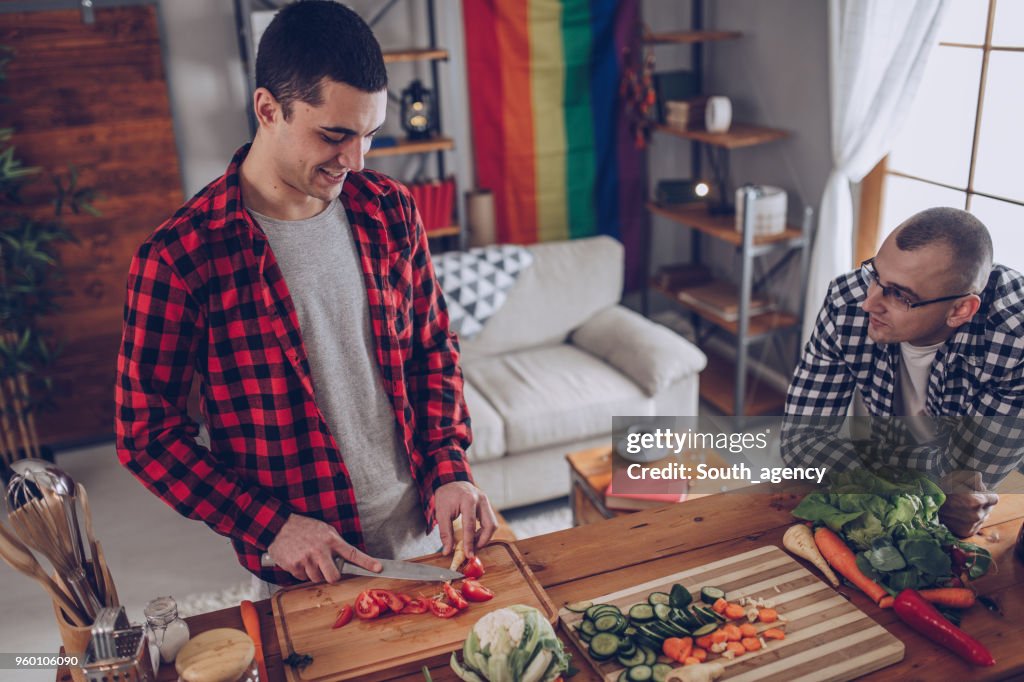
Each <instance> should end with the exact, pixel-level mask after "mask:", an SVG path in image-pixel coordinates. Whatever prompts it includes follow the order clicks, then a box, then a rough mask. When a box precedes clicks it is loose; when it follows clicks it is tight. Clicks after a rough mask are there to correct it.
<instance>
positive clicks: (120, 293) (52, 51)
mask: <svg viewBox="0 0 1024 682" xmlns="http://www.w3.org/2000/svg"><path fill="white" fill-rule="evenodd" d="M95 16H96V22H95V23H94V24H92V25H86V24H84V23H83V22H82V17H81V12H80V11H79V10H77V9H76V10H66V11H35V12H18V13H3V14H0V44H3V45H7V46H9V47H11V48H13V49H14V50H15V56H14V59H13V60H12V61H11V62H10V64H9V66H8V69H7V82H6V83H3V84H0V93H2V94H3V95H4V96H5V97H6V98H7V101H5V102H3V103H0V122H2V126H3V127H7V126H10V127H13V128H14V129H15V136H14V144H15V145H16V146H17V150H18V156H19V157H20V158H22V159H23V160H24V161H25V162H26V163H28V164H31V165H35V166H40V167H42V168H44V169H45V170H46V171H48V172H52V173H56V174H58V175H64V174H66V169H67V166H68V164H74V165H75V166H77V167H78V168H79V169H80V172H81V181H82V183H83V184H84V185H88V186H92V187H95V188H96V190H97V191H99V193H100V194H101V198H100V199H99V200H98V201H96V202H95V205H96V208H98V209H99V210H100V211H101V212H102V216H100V217H98V218H96V217H92V216H88V215H80V216H69V217H68V220H67V225H68V227H69V228H70V229H71V230H72V231H73V232H74V233H75V235H76V236H77V237H78V239H79V243H78V244H73V245H68V246H66V247H64V248H63V250H62V253H61V261H62V263H63V265H64V266H65V271H66V277H67V279H66V281H65V285H66V287H67V288H68V289H69V290H70V292H71V294H70V296H68V297H67V298H65V299H64V300H63V308H64V309H63V311H62V313H61V314H59V315H58V316H55V317H54V318H53V319H51V320H48V321H47V324H48V326H50V327H51V328H53V329H54V330H55V331H56V332H57V333H58V334H59V335H60V337H61V338H62V339H63V341H64V353H63V355H62V356H61V360H60V362H59V364H58V367H57V368H56V371H55V377H54V380H55V386H56V390H55V394H54V398H55V400H56V402H57V404H58V409H57V411H56V412H53V413H45V414H43V415H40V425H39V427H40V436H41V438H42V440H43V441H44V442H45V443H47V444H51V445H56V446H60V445H65V444H69V443H74V442H83V441H92V440H99V439H103V438H110V437H112V435H113V414H114V410H113V399H114V397H113V396H114V369H115V362H116V357H117V347H118V341H119V339H120V333H121V319H122V309H123V305H124V284H125V278H126V276H127V272H128V264H129V262H130V260H131V256H132V254H133V253H134V252H135V249H136V248H137V247H138V245H139V244H140V243H141V242H142V240H143V239H145V238H146V236H147V235H149V234H150V233H151V232H152V231H153V229H154V228H155V227H156V226H157V225H159V224H160V223H161V222H163V221H164V220H165V219H166V218H167V217H169V216H170V215H171V214H172V213H173V212H174V211H175V210H176V209H177V208H178V206H179V205H180V204H181V202H182V200H183V196H182V189H181V175H180V171H179V167H178V158H177V150H176V147H175V143H174V130H173V124H172V119H171V110H170V101H169V98H168V89H167V83H166V80H165V74H164V68H163V64H162V56H161V47H160V32H159V27H158V24H157V21H158V20H157V13H156V8H155V6H153V5H137V6H128V7H118V8H99V9H96V10H95ZM51 186H52V185H51V184H50V182H49V180H48V179H45V178H44V179H42V180H40V181H38V182H36V183H33V185H32V186H31V187H30V188H28V189H29V191H27V192H26V193H25V197H26V199H27V200H28V201H29V202H37V203H38V205H37V206H36V207H35V208H34V209H33V210H32V212H33V213H36V214H39V215H42V214H45V213H46V212H47V211H48V210H49V209H48V208H47V206H46V203H45V202H46V201H48V200H49V198H50V192H49V189H50V187H51Z"/></svg>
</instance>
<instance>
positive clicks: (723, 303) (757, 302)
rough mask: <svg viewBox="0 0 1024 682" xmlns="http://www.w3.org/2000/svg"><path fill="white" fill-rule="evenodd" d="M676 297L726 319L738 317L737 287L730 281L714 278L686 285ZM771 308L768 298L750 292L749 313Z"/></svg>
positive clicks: (755, 313) (757, 312) (753, 313)
mask: <svg viewBox="0 0 1024 682" xmlns="http://www.w3.org/2000/svg"><path fill="white" fill-rule="evenodd" d="M676 297H677V298H678V299H679V300H680V301H682V302H683V303H685V304H687V305H690V306H693V307H694V308H698V309H700V310H706V311H708V312H709V313H712V314H714V315H717V316H718V317H721V318H722V319H724V320H726V321H729V322H735V321H736V320H738V319H740V295H739V289H738V288H737V287H736V286H735V285H733V284H732V283H730V282H725V281H722V280H714V281H712V282H709V283H707V284H701V285H698V286H695V287H686V288H683V289H680V290H679V291H677V292H676ZM771 309H772V300H771V299H770V298H768V297H767V296H764V295H763V294H757V293H753V292H751V296H750V314H751V315H759V314H761V313H765V312H768V311H770V310H771Z"/></svg>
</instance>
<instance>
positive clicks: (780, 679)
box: [559, 546, 905, 682]
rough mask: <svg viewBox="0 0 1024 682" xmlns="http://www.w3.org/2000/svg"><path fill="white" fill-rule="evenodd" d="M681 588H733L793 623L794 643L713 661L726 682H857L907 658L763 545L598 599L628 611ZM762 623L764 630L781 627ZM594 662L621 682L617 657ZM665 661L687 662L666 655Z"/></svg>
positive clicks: (867, 621)
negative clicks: (721, 669)
mask: <svg viewBox="0 0 1024 682" xmlns="http://www.w3.org/2000/svg"><path fill="white" fill-rule="evenodd" d="M674 583H681V584H682V585H684V586H685V587H686V588H687V589H689V590H690V592H691V593H693V595H694V600H697V599H698V598H699V595H700V588H702V587H705V586H713V587H718V588H721V589H723V590H725V593H726V598H727V599H728V600H729V601H731V602H736V601H738V600H739V599H740V598H741V597H753V598H758V597H760V598H762V599H766V600H771V601H772V602H773V606H774V607H775V608H776V609H777V610H778V612H779V616H780V617H782V618H785V619H786V621H787V622H786V624H785V626H784V627H783V629H784V630H785V631H786V639H784V640H781V641H768V642H767V647H766V648H764V649H761V650H760V651H755V652H752V653H746V654H744V655H742V656H739V657H737V658H735V659H734V660H732V661H730V660H728V659H725V658H722V657H720V656H712V657H711V659H709V660H714V661H717V662H719V663H722V664H723V665H725V666H726V673H725V677H724V678H723V679H725V680H727V681H728V682H754V681H755V680H756V681H757V682H764V681H777V682H791V681H795V680H805V681H806V682H826V681H839V680H849V679H853V678H855V677H859V676H861V675H864V674H867V673H869V672H872V671H874V670H878V669H879V668H884V667H885V666H887V665H891V664H893V663H897V662H899V661H901V660H903V654H904V651H905V647H904V645H903V642H901V641H900V640H898V639H897V638H896V637H894V636H893V635H891V634H889V632H888V631H887V630H886V629H885V628H883V627H882V626H881V625H879V624H878V623H876V622H875V621H873V620H872V619H871V618H869V617H868V615H867V614H866V613H864V612H863V611H861V610H860V609H858V608H857V607H856V606H854V605H853V604H851V603H850V602H848V601H847V600H846V599H845V598H843V597H842V596H841V595H840V594H838V593H837V592H836V591H835V590H833V589H832V588H831V587H830V586H829V585H827V584H826V583H824V582H822V581H821V580H819V579H818V578H817V577H816V576H814V575H813V574H812V573H811V572H810V571H808V570H807V569H806V568H804V567H803V566H801V565H800V564H798V563H797V562H796V561H794V560H793V559H792V558H791V557H790V556H789V555H788V554H786V553H785V552H783V551H782V550H781V549H779V548H778V547H775V546H768V547H761V548H759V549H755V550H752V551H750V552H745V553H743V554H739V555H736V556H733V557H729V558H727V559H722V560H721V561H716V562H714V563H710V564H706V565H704V566H700V567H698V568H692V569H689V570H686V571H682V572H680V573H675V574H672V575H667V576H665V577H663V578H658V579H656V580H651V581H649V582H646V583H644V584H642V585H637V586H635V587H630V588H628V589H625V590H620V591H618V592H614V593H612V594H606V595H602V596H597V597H593V598H592V599H591V600H590V601H593V602H594V603H595V604H614V605H616V606H618V607H619V608H620V609H621V610H622V612H623V613H626V612H627V611H628V610H629V607H630V606H632V605H633V604H637V603H640V602H646V601H647V595H649V594H650V593H651V592H655V591H660V592H668V591H670V590H671V588H672V585H673V584H674ZM776 588H777V589H776ZM559 617H560V618H561V620H562V623H563V625H564V630H565V632H567V633H568V634H569V636H570V637H571V638H572V639H573V640H574V641H575V643H576V645H577V646H578V647H579V648H580V650H581V651H583V652H586V651H587V645H586V643H584V642H583V641H582V640H580V639H579V637H578V636H577V635H576V629H575V626H576V625H577V624H578V623H579V622H580V621H581V620H582V619H583V615H582V614H579V613H573V612H572V611H569V610H568V609H562V610H561V611H560V612H559ZM744 622H746V621H744ZM756 625H757V627H758V630H759V631H760V630H765V629H767V628H768V627H778V625H777V624H773V625H772V626H767V625H763V624H756ZM586 658H587V661H588V662H589V663H590V665H591V666H593V667H594V668H595V669H596V670H597V671H598V673H599V674H600V675H601V677H602V679H604V680H607V681H612V680H616V679H618V676H619V673H620V672H621V671H622V666H621V665H619V664H618V663H617V662H615V661H614V659H613V660H611V661H605V662H603V663H598V662H597V661H593V660H591V659H590V657H589V656H586ZM659 661H661V662H665V663H671V664H672V665H673V666H678V665H681V664H678V663H674V662H672V661H669V660H668V659H667V658H665V657H661V658H659Z"/></svg>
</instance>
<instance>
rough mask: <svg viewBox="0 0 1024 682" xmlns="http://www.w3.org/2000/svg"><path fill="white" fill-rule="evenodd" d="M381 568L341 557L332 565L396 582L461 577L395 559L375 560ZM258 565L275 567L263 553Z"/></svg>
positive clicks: (345, 570) (438, 568) (445, 579)
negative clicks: (370, 568) (362, 565)
mask: <svg viewBox="0 0 1024 682" xmlns="http://www.w3.org/2000/svg"><path fill="white" fill-rule="evenodd" d="M377 561H379V562H380V563H381V566H383V567H384V568H383V570H381V572H380V573H374V572H373V571H368V570H366V569H365V568H363V567H361V566H356V565H355V564H352V563H349V562H347V561H345V560H344V559H342V558H341V557H334V565H335V566H337V567H338V570H339V571H340V572H341V573H343V574H346V575H364V576H367V577H370V578H395V579H397V580H418V581H421V582H435V581H440V582H446V581H448V580H459V579H461V578H463V577H465V576H463V575H462V574H461V573H459V572H458V571H449V570H448V569H447V568H441V567H440V566H431V565H430V564H417V563H414V562H412V561H398V560H397V559H377ZM260 565H261V566H265V567H267V568H270V567H272V566H275V565H276V564H275V563H274V560H273V559H271V558H270V555H269V554H266V553H264V554H263V556H261V557H260Z"/></svg>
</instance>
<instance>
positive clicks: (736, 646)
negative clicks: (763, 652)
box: [725, 642, 747, 656]
mask: <svg viewBox="0 0 1024 682" xmlns="http://www.w3.org/2000/svg"><path fill="white" fill-rule="evenodd" d="M725 650H726V651H731V652H733V653H734V654H736V655H737V656H742V655H743V654H745V653H747V650H746V649H745V648H744V646H743V645H742V644H740V643H739V642H729V643H728V644H726V645H725Z"/></svg>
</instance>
